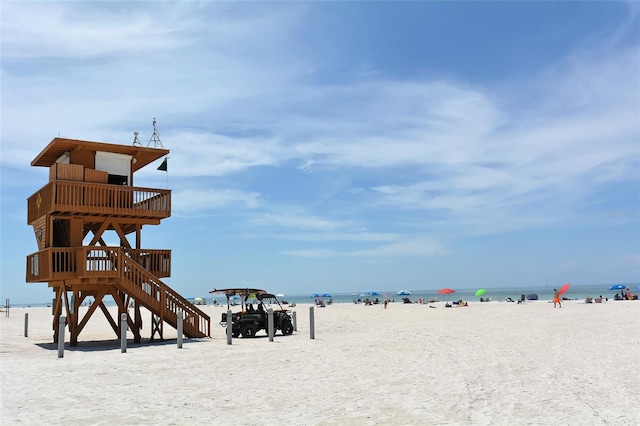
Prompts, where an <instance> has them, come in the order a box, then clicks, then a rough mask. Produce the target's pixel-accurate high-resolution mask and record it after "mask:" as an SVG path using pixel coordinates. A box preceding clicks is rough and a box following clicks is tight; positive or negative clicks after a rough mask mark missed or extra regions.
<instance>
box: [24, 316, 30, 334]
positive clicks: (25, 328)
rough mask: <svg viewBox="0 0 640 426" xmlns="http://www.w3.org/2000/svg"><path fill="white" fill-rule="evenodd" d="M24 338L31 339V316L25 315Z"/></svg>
mask: <svg viewBox="0 0 640 426" xmlns="http://www.w3.org/2000/svg"><path fill="white" fill-rule="evenodd" d="M24 337H29V314H24Z"/></svg>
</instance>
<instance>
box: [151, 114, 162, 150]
mask: <svg viewBox="0 0 640 426" xmlns="http://www.w3.org/2000/svg"><path fill="white" fill-rule="evenodd" d="M151 142H153V147H154V148H157V147H158V145H160V147H161V148H164V146H163V145H162V142H160V135H159V134H158V131H157V130H156V118H155V117H153V134H152V135H151V139H149V143H148V144H147V147H149V145H151Z"/></svg>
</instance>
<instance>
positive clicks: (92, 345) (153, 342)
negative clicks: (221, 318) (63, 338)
mask: <svg viewBox="0 0 640 426" xmlns="http://www.w3.org/2000/svg"><path fill="white" fill-rule="evenodd" d="M207 340H209V339H187V338H185V339H183V340H182V342H183V345H188V344H193V343H202V342H205V341H207ZM177 343H178V340H177V339H164V340H162V339H142V340H141V341H140V343H135V342H133V340H127V350H129V349H135V348H142V347H146V346H171V345H173V346H177ZM36 346H39V347H41V348H42V349H46V350H51V351H57V350H58V344H57V343H53V342H52V343H36ZM116 349H117V350H120V340H119V339H111V340H89V341H82V342H78V346H70V345H69V342H65V344H64V350H65V351H71V352H75V351H80V352H95V351H111V350H116Z"/></svg>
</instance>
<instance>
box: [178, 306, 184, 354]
mask: <svg viewBox="0 0 640 426" xmlns="http://www.w3.org/2000/svg"><path fill="white" fill-rule="evenodd" d="M182 327H183V324H182V312H178V349H182Z"/></svg>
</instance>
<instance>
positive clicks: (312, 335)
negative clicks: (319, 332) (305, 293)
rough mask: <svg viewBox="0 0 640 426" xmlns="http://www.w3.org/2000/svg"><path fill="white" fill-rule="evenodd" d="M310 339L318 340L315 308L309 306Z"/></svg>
mask: <svg viewBox="0 0 640 426" xmlns="http://www.w3.org/2000/svg"><path fill="white" fill-rule="evenodd" d="M309 337H310V338H311V339H315V338H316V330H315V320H314V318H313V306H309Z"/></svg>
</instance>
